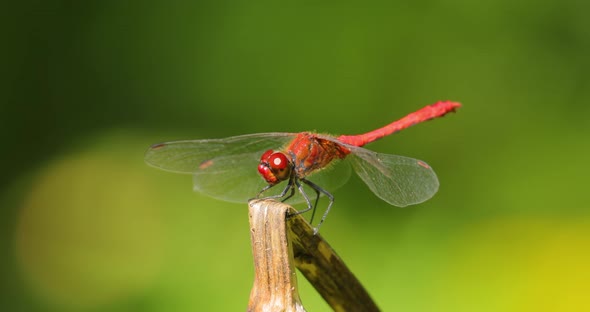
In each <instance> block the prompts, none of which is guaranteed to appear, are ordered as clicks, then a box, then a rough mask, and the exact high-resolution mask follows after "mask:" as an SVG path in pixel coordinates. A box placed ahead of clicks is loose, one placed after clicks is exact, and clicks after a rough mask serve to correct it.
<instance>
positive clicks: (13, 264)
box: [0, 0, 590, 311]
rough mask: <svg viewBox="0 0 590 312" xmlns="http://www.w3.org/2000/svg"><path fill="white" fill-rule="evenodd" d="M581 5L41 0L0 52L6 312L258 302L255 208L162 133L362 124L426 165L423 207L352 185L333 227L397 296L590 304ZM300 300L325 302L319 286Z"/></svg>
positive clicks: (512, 307) (179, 135)
mask: <svg viewBox="0 0 590 312" xmlns="http://www.w3.org/2000/svg"><path fill="white" fill-rule="evenodd" d="M589 9H590V5H589V4H588V3H587V2H584V1H573V0H571V1H569V0H566V1H556V0H548V1H506V0H502V1H493V2H492V1H488V2H485V1H484V2H474V1H471V2H470V1H419V2H412V1H405V2H404V1H401V2H388V1H382V2H370V3H363V4H362V5H361V4H360V3H357V2H352V1H349V2H321V3H318V2H308V1H305V2H291V3H287V4H281V5H278V4H277V3H274V2H268V3H264V2H259V3H251V2H247V1H225V2H223V1H222V2H191V3H187V2H185V1H168V2H156V3H153V2H140V1H100V2H98V1H96V2H85V1H81V2H78V1H23V2H20V3H13V4H12V6H11V7H5V9H4V10H3V11H4V12H3V14H2V15H3V17H2V19H0V20H1V21H0V25H1V26H2V27H1V29H2V33H3V36H2V42H3V49H2V52H1V54H0V64H1V68H2V73H3V74H2V83H1V84H0V94H1V97H2V98H1V101H0V116H1V118H2V122H1V123H0V127H1V133H2V139H3V142H4V143H3V147H2V153H0V157H1V161H2V162H1V163H2V164H4V166H3V174H2V177H1V178H0V207H1V208H2V209H1V210H0V214H1V215H0V276H2V279H1V282H0V302H2V307H3V309H2V310H6V311H188V310H196V311H231V310H244V309H245V307H246V305H247V301H248V296H249V291H250V287H251V284H252V280H253V279H252V278H253V269H252V260H251V254H250V246H249V235H248V219H247V211H246V206H245V205H241V206H240V205H236V204H229V203H224V202H219V201H215V200H213V199H210V198H207V197H205V196H202V195H200V194H196V193H192V192H191V181H190V178H189V177H187V176H179V175H174V174H169V173H165V172H160V171H157V170H155V169H153V168H150V167H147V166H146V165H145V164H144V163H143V152H144V151H145V149H146V148H147V146H149V144H151V143H155V142H159V141H162V140H176V139H191V138H193V139H199V138H213V137H224V136H230V135H238V134H246V133H257V132H271V131H284V132H296V131H302V130H317V131H322V132H328V133H347V134H354V133H361V132H365V131H368V130H372V129H373V128H376V127H378V126H381V125H383V124H386V123H388V122H390V121H392V120H393V119H395V118H398V117H401V116H403V115H404V114H406V113H409V112H411V111H414V110H416V109H418V108H420V107H422V106H424V105H426V104H430V103H433V102H435V101H437V100H443V99H451V100H456V101H460V102H462V103H463V104H464V107H463V108H462V109H460V110H459V111H458V112H457V114H452V115H450V116H448V117H445V118H443V119H439V120H435V121H431V122H428V123H425V124H421V125H419V126H417V127H414V128H412V129H409V130H407V131H404V132H402V133H399V134H396V135H395V136H394V137H391V138H386V139H383V140H381V141H379V142H375V143H374V144H371V145H370V146H368V147H369V148H370V149H373V150H375V151H379V152H384V153H392V154H400V155H405V156H410V157H416V158H419V159H424V160H426V161H427V162H428V163H429V164H431V165H432V166H433V167H434V168H435V169H436V172H437V174H438V176H439V179H440V181H441V188H440V191H439V193H438V194H437V195H436V196H435V197H434V198H433V199H432V200H430V201H428V202H427V203H424V204H422V205H419V206H415V207H412V208H406V209H397V208H392V207H390V206H389V205H388V204H386V203H384V202H382V201H380V200H379V199H378V198H376V197H375V196H374V195H372V194H371V192H370V191H369V190H368V189H367V188H366V187H365V186H364V185H363V184H362V182H360V180H359V179H355V178H353V179H351V181H350V182H349V183H348V184H347V185H346V186H344V187H343V188H342V189H341V190H340V191H336V192H334V194H335V195H336V197H337V200H336V204H335V206H334V209H333V211H332V213H331V214H330V216H329V218H328V220H327V222H326V224H325V225H324V226H323V228H322V233H323V235H324V236H325V237H326V238H327V239H328V240H329V241H330V242H331V244H332V246H333V247H334V248H335V249H336V250H337V251H338V253H339V254H340V255H341V256H342V258H343V259H344V260H345V261H346V262H347V264H348V265H349V266H350V268H351V269H352V270H353V272H355V274H356V275H357V276H358V277H359V278H360V280H361V281H362V282H363V283H364V285H365V286H366V287H367V289H368V290H369V292H370V293H371V294H372V296H373V297H374V299H375V300H376V301H377V303H378V304H379V305H380V307H381V308H382V309H383V310H385V311H389V310H392V311H393V310H403V311H524V310H530V311H544V310H546V311H582V310H588V309H590V305H589V303H588V300H587V294H588V293H589V292H590V282H589V281H590V269H589V268H588V263H590V252H589V251H588V246H589V244H590V226H589V225H590V224H589V223H590V218H589V214H590V212H589V208H590V205H589V204H588V200H587V197H586V196H585V195H584V194H586V188H587V184H586V183H587V177H588V173H589V172H588V171H589V170H588V169H587V168H586V166H585V165H584V161H585V160H587V159H590V144H589V141H588V138H589V136H590V122H589V120H590V118H589V117H590V114H589V113H590V106H589V105H588V103H589V102H590V78H589V77H590V76H589V74H588V73H589V72H590V58H588V55H590V35H589V32H588V30H589V29H590V19H588V18H587V16H586V15H587V12H588V10H589ZM300 284H301V288H302V290H301V293H302V294H301V296H302V300H303V303H304V305H305V306H306V307H307V308H308V309H309V310H311V311H322V310H328V309H329V308H328V307H327V305H326V304H325V303H323V302H322V300H321V298H319V296H318V295H317V294H315V292H314V291H313V289H310V286H309V285H308V284H307V283H306V282H304V281H300Z"/></svg>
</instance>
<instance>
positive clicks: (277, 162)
mask: <svg viewBox="0 0 590 312" xmlns="http://www.w3.org/2000/svg"><path fill="white" fill-rule="evenodd" d="M281 162H282V161H281V159H280V158H279V157H277V158H275V159H274V160H273V163H274V165H275V166H279V165H280V164H281Z"/></svg>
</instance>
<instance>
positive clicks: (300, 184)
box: [145, 101, 461, 233]
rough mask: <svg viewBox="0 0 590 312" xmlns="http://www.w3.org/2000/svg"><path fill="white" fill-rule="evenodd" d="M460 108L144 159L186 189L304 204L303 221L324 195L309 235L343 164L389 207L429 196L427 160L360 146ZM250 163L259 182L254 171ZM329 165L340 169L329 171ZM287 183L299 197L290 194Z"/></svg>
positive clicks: (185, 148)
mask: <svg viewBox="0 0 590 312" xmlns="http://www.w3.org/2000/svg"><path fill="white" fill-rule="evenodd" d="M460 106H461V104H459V103H456V102H451V101H441V102H437V103H435V104H432V105H428V106H426V107H424V108H422V109H420V110H418V111H416V112H413V113H411V114H409V115H407V116H405V117H403V118H401V119H399V120H397V121H394V122H392V123H390V124H388V125H386V126H384V127H382V128H379V129H377V130H374V131H371V132H368V133H365V134H360V135H352V136H349V135H342V136H338V137H334V136H329V135H323V134H317V133H312V132H301V133H278V132H277V133H259V134H249V135H241V136H234V137H229V138H224V139H210V140H188V141H174V142H167V143H158V144H154V145H152V146H151V147H150V148H149V149H148V151H147V152H146V155H145V160H146V162H147V163H148V164H150V165H152V166H154V167H157V168H160V169H164V170H167V171H172V172H177V173H186V174H192V175H193V177H194V190H195V191H198V192H202V193H205V194H207V195H209V196H211V197H214V198H218V199H222V200H226V201H231V202H246V201H248V200H249V199H251V198H252V197H253V195H256V198H260V197H261V196H262V195H263V194H265V195H267V196H266V197H268V198H282V199H283V201H285V200H287V199H292V200H290V202H292V203H297V202H303V201H304V202H305V203H306V204H307V208H306V209H303V210H300V211H299V213H304V212H306V211H309V210H312V209H313V213H312V216H311V220H310V222H312V221H313V214H314V213H315V208H316V206H317V203H318V199H319V197H320V195H321V194H323V195H325V196H326V197H328V199H329V204H328V207H327V208H326V210H325V212H324V214H323V216H322V219H321V220H320V222H319V223H318V225H317V227H316V228H315V232H316V233H317V231H318V230H319V227H320V225H321V224H322V223H323V221H324V220H325V218H326V216H327V215H328V212H329V211H330V208H331V207H332V204H333V203H334V196H332V194H330V193H329V192H328V191H327V190H326V189H330V190H333V189H336V188H338V187H340V186H341V185H343V184H344V183H345V182H346V180H347V178H348V176H349V175H350V165H348V166H347V165H345V164H351V165H352V167H353V168H354V170H355V172H356V173H357V174H358V175H359V176H360V178H361V179H362V180H363V181H364V182H365V183H366V184H367V185H368V186H369V188H370V189H371V190H372V191H373V192H374V193H375V194H376V195H377V196H378V197H380V198H381V199H383V200H384V201H386V202H388V203H389V204H391V205H395V206H399V207H404V206H407V205H413V204H418V203H421V202H424V201H426V200H428V199H430V198H431V197H432V196H433V195H434V194H435V193H436V191H437V190H438V186H439V183H438V179H437V177H436V174H435V173H434V171H433V170H432V168H431V167H430V166H429V165H428V164H426V163H425V162H423V161H421V160H416V159H412V158H407V157H402V156H396V155H388V154H379V153H376V152H373V151H370V150H367V149H364V148H362V147H361V146H364V145H365V144H367V143H370V142H373V141H375V140H377V139H380V138H382V137H384V136H387V135H390V134H393V133H395V132H398V131H400V130H402V129H405V128H408V127H410V126H412V125H415V124H417V123H420V122H423V121H427V120H430V119H433V118H437V117H442V116H444V115H445V114H447V113H449V112H452V111H454V110H455V109H457V108H459V107H460ZM339 164H343V165H342V166H341V165H339ZM256 166H258V173H259V175H261V176H262V179H261V178H260V176H258V174H256ZM334 167H339V168H340V170H332V169H333V168H334ZM311 180H313V181H314V182H312V181H311ZM283 181H287V184H286V186H285V187H284V188H282V189H278V190H277V189H274V188H273V187H274V186H276V185H279V184H280V183H281V182H283ZM295 188H297V190H298V191H299V194H301V196H295V197H293V195H294V194H295ZM306 189H307V191H306ZM309 189H311V191H313V192H314V193H315V203H314V204H312V200H311V198H310V196H309V195H308V192H309ZM273 190H274V192H273ZM293 198H294V200H293Z"/></svg>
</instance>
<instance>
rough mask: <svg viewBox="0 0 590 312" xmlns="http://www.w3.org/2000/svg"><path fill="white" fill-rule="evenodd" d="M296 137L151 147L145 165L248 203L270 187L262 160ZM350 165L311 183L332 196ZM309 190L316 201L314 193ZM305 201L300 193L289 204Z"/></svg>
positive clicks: (280, 187) (275, 191) (269, 135)
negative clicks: (262, 172) (262, 173)
mask: <svg viewBox="0 0 590 312" xmlns="http://www.w3.org/2000/svg"><path fill="white" fill-rule="evenodd" d="M295 135H296V134H293V133H260V134H250V135H242V136H235V137H229V138H224V139H211V140H190V141H175V142H167V143H159V144H154V145H152V146H151V147H150V148H149V149H148V151H147V152H146V154H145V161H146V162H147V163H148V164H149V165H151V166H154V167H156V168H159V169H163V170H166V171H171V172H176V173H184V174H192V175H193V185H194V190H195V191H198V192H202V193H204V194H207V195H209V196H211V197H214V198H217V199H221V200H225V201H230V202H240V203H241V202H246V201H247V200H248V199H250V198H253V197H255V196H256V195H257V194H258V192H260V190H262V189H263V188H264V187H265V186H267V183H266V181H264V179H263V178H262V177H261V176H260V175H259V174H258V170H257V168H258V163H259V161H260V156H262V154H263V153H264V152H265V151H266V150H268V149H274V150H280V149H282V148H283V147H284V146H285V145H286V144H287V143H288V142H290V141H291V140H292V139H293V138H294V136H295ZM350 171H351V170H350V165H348V164H347V162H341V161H338V162H336V163H335V164H333V165H331V166H328V168H325V169H322V170H319V171H318V172H316V173H314V174H312V175H310V176H308V177H307V178H308V179H309V180H310V181H313V182H314V183H316V184H318V185H320V186H321V187H322V188H325V189H326V190H327V191H329V192H331V191H333V190H335V189H337V188H338V187H340V186H342V185H343V184H344V183H345V182H346V181H347V180H348V177H349V176H350ZM284 187H286V182H283V183H280V184H279V185H277V186H275V187H273V188H271V189H270V190H268V191H267V192H265V193H264V196H270V195H275V194H278V193H280V192H281V191H282V190H283V189H284ZM306 190H307V194H308V195H309V196H310V197H311V198H312V199H313V198H314V197H315V193H314V192H313V191H311V190H308V189H306ZM302 201H304V199H303V197H301V196H300V195H299V194H298V192H296V193H295V196H293V198H292V199H290V200H289V201H288V202H289V203H291V204H296V203H299V202H302Z"/></svg>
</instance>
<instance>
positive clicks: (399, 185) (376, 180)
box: [345, 145, 439, 207]
mask: <svg viewBox="0 0 590 312" xmlns="http://www.w3.org/2000/svg"><path fill="white" fill-rule="evenodd" d="M345 146H346V147H347V148H349V149H351V151H352V153H351V155H349V156H348V157H349V158H350V161H351V163H352V166H353V168H354V170H355V171H356V173H357V174H358V175H359V176H360V177H361V179H362V180H363V181H364V182H365V183H366V184H367V185H368V186H369V188H370V189H371V191H373V193H375V195H377V196H378V197H379V198H381V199H383V200H384V201H386V202H388V203H389V204H391V205H394V206H399V207H405V206H408V205H414V204H419V203H421V202H424V201H426V200H428V199H430V198H431V197H432V196H434V194H435V193H436V191H438V186H439V183H438V178H437V177H436V174H435V173H434V170H432V168H431V167H430V166H429V165H428V164H426V163H425V162H423V161H421V160H417V159H412V158H408V157H402V156H396V155H389V154H379V153H375V152H372V151H369V150H367V149H364V148H361V147H355V146H349V145H345Z"/></svg>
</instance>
